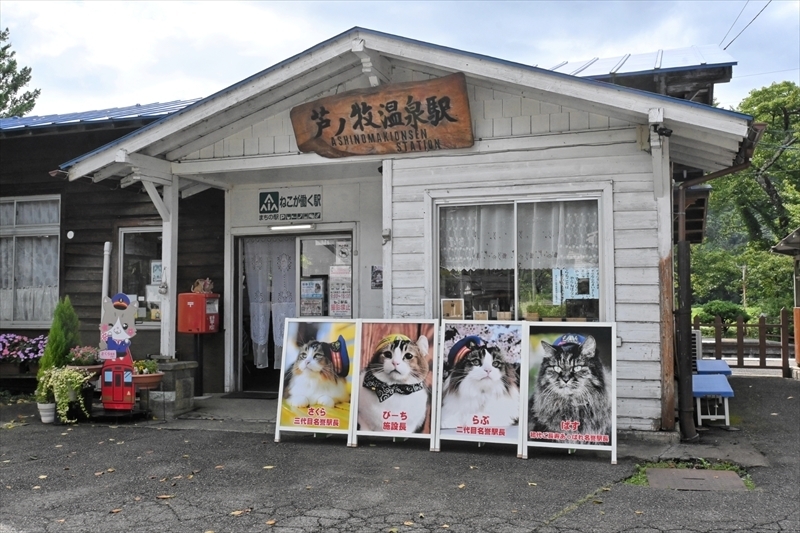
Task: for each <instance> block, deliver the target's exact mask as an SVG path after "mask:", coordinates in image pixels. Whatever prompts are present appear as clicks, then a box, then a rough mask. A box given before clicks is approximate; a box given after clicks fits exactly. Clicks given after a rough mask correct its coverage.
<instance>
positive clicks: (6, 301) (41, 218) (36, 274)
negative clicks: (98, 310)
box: [0, 196, 61, 327]
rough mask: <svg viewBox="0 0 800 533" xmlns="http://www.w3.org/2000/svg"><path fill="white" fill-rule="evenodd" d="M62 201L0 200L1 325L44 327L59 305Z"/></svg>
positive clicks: (45, 198)
mask: <svg viewBox="0 0 800 533" xmlns="http://www.w3.org/2000/svg"><path fill="white" fill-rule="evenodd" d="M60 221H61V200H60V198H59V197H58V196H29V197H18V198H3V199H2V200H0V322H2V323H3V326H4V327H8V326H11V325H16V324H20V325H25V326H29V327H48V326H49V325H50V322H51V320H52V318H53V310H54V309H55V306H56V304H57V303H58V273H59V235H60Z"/></svg>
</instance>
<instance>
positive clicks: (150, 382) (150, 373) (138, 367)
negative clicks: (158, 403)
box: [133, 359, 164, 389]
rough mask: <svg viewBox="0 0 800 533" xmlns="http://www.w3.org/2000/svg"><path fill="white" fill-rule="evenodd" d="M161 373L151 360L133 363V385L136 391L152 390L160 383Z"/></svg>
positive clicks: (140, 360) (156, 363)
mask: <svg viewBox="0 0 800 533" xmlns="http://www.w3.org/2000/svg"><path fill="white" fill-rule="evenodd" d="M163 377H164V373H163V372H159V371H158V362H157V361H154V360H152V359H139V360H138V361H134V362H133V384H134V385H136V388H137V389H152V388H153V387H156V386H157V385H158V384H159V383H161V378H163Z"/></svg>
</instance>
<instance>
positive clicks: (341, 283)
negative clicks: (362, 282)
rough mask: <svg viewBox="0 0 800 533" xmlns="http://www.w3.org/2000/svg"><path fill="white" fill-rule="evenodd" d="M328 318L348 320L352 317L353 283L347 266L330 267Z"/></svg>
mask: <svg viewBox="0 0 800 533" xmlns="http://www.w3.org/2000/svg"><path fill="white" fill-rule="evenodd" d="M328 279H329V282H330V294H329V295H328V298H329V299H328V306H329V307H330V309H329V311H328V315H329V316H335V317H342V318H350V317H351V316H353V315H352V299H353V296H352V294H353V283H352V281H351V280H352V277H351V274H350V266H349V265H341V266H332V267H330V277H329V278H328Z"/></svg>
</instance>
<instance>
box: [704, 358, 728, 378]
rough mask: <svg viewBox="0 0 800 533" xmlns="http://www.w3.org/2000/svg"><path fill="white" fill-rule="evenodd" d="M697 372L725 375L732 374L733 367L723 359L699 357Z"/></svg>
mask: <svg viewBox="0 0 800 533" xmlns="http://www.w3.org/2000/svg"><path fill="white" fill-rule="evenodd" d="M697 373H698V374H722V375H723V376H730V375H731V367H729V366H728V363H726V362H725V361H723V360H722V359H698V360H697Z"/></svg>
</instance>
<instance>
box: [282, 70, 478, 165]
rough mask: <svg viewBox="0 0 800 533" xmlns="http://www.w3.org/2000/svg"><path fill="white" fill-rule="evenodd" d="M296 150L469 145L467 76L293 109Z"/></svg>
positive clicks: (329, 153)
mask: <svg viewBox="0 0 800 533" xmlns="http://www.w3.org/2000/svg"><path fill="white" fill-rule="evenodd" d="M291 119H292V127H293V128H294V132H295V137H296V139H297V145H298V148H300V150H301V151H303V152H316V153H318V154H320V155H323V156H325V157H343V156H348V155H368V154H386V153H407V152H428V151H434V150H444V149H452V148H464V147H468V146H472V144H473V142H474V140H473V136H472V120H471V117H470V113H469V101H468V98H467V92H466V78H465V77H464V75H463V74H461V73H457V74H452V75H450V76H446V77H443V78H438V79H433V80H428V81H424V82H410V83H398V84H393V85H386V86H382V87H377V88H373V89H359V90H355V91H349V92H347V93H343V94H339V95H336V96H330V97H327V98H322V99H320V100H316V101H314V102H309V103H306V104H303V105H301V106H297V107H295V108H294V109H292V112H291Z"/></svg>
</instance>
